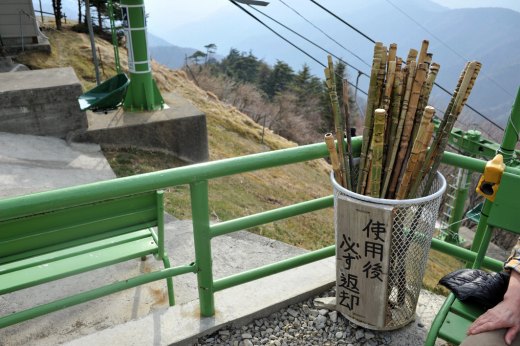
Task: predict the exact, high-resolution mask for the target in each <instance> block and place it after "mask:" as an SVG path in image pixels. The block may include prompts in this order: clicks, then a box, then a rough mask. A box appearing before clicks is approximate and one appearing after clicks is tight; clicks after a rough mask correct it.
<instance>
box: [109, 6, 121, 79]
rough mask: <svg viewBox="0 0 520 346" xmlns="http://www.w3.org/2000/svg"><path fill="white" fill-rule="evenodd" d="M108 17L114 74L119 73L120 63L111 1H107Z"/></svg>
mask: <svg viewBox="0 0 520 346" xmlns="http://www.w3.org/2000/svg"><path fill="white" fill-rule="evenodd" d="M108 16H109V18H110V33H111V34H112V45H113V46H114V61H115V63H116V72H117V73H121V62H120V61H119V43H118V41H117V34H116V24H115V21H114V4H113V3H112V0H108Z"/></svg>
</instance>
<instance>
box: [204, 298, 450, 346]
mask: <svg viewBox="0 0 520 346" xmlns="http://www.w3.org/2000/svg"><path fill="white" fill-rule="evenodd" d="M334 296H335V291H334V289H331V290H329V291H327V292H324V293H323V294H321V295H320V296H319V297H334ZM315 298H317V297H314V298H311V299H308V300H306V301H304V302H300V303H297V304H293V305H291V306H289V307H287V308H285V309H282V310H280V311H278V312H275V313H273V314H271V315H269V316H267V317H264V318H259V319H257V320H254V321H253V322H251V323H249V324H247V325H245V326H242V327H239V328H233V327H229V328H226V329H221V330H219V331H217V332H215V333H213V334H210V335H208V336H205V337H203V338H201V339H199V340H198V342H197V343H195V344H194V345H196V346H202V345H230V346H252V345H276V346H299V345H324V346H327V345H345V346H354V345H360V346H377V345H399V346H404V345H410V346H420V345H423V344H424V339H425V336H426V334H427V331H428V326H429V324H430V323H431V319H432V317H433V316H434V315H435V312H436V311H437V310H438V308H439V307H440V304H441V303H442V301H443V297H440V296H437V295H434V294H431V293H429V292H426V291H423V292H422V293H421V299H420V300H419V304H418V306H417V319H416V321H414V322H412V323H410V324H409V325H408V326H406V327H404V328H402V329H400V330H397V331H385V332H378V331H373V330H369V329H364V328H362V327H358V326H357V325H355V324H354V323H352V322H350V321H348V320H347V319H346V318H344V317H343V316H342V315H341V314H340V313H338V312H336V311H332V310H327V309H323V308H320V307H316V305H315V302H314V299H315ZM438 344H439V345H443V343H438Z"/></svg>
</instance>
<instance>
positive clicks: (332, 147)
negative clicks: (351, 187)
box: [325, 132, 343, 185]
mask: <svg viewBox="0 0 520 346" xmlns="http://www.w3.org/2000/svg"><path fill="white" fill-rule="evenodd" d="M325 144H327V149H328V150H329V156H330V162H331V164H332V171H333V172H334V178H336V181H337V182H338V183H339V184H340V185H341V183H342V180H343V179H342V177H341V170H340V168H339V159H338V152H337V151H336V144H335V143H334V136H333V135H332V133H330V132H329V133H327V134H325Z"/></svg>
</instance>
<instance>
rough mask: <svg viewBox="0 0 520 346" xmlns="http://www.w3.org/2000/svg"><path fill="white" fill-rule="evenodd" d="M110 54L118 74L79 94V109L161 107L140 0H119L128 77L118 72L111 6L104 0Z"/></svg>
mask: <svg viewBox="0 0 520 346" xmlns="http://www.w3.org/2000/svg"><path fill="white" fill-rule="evenodd" d="M108 7H109V14H110V27H111V31H112V41H113V45H114V57H115V61H116V70H117V72H118V74H117V75H116V76H115V77H112V78H110V79H108V80H106V81H105V82H103V83H101V84H100V85H99V86H97V87H95V88H94V89H92V90H90V91H88V92H86V93H85V94H83V95H81V96H80V97H79V103H80V108H81V110H87V109H90V110H94V111H105V110H110V109H114V108H117V107H119V106H121V105H122V106H123V108H124V110H125V111H130V112H134V111H136V112H143V111H155V110H159V109H163V108H164V100H163V98H162V96H161V93H160V92H159V89H158V88H157V84H156V83H155V80H154V79H153V77H152V66H151V62H150V54H149V52H148V42H147V30H146V12H145V9H144V0H121V14H122V23H123V30H124V33H125V38H126V47H127V50H128V72H129V75H130V76H129V77H127V76H126V74H124V73H122V72H121V65H120V60H119V50H118V40H117V35H116V29H115V23H114V12H113V11H114V7H113V4H112V1H111V0H109V2H108Z"/></svg>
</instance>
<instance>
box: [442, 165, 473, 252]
mask: <svg viewBox="0 0 520 346" xmlns="http://www.w3.org/2000/svg"><path fill="white" fill-rule="evenodd" d="M470 182H471V173H470V172H469V171H468V170H466V169H462V168H459V175H458V177H457V190H456V191H455V203H454V206H453V210H452V211H451V215H450V221H449V224H450V226H449V227H448V234H447V235H446V236H445V237H444V241H447V242H448V243H451V244H459V242H460V238H459V228H460V224H461V222H460V221H461V220H462V217H463V215H464V206H465V204H466V199H467V198H468V191H469V184H470Z"/></svg>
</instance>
